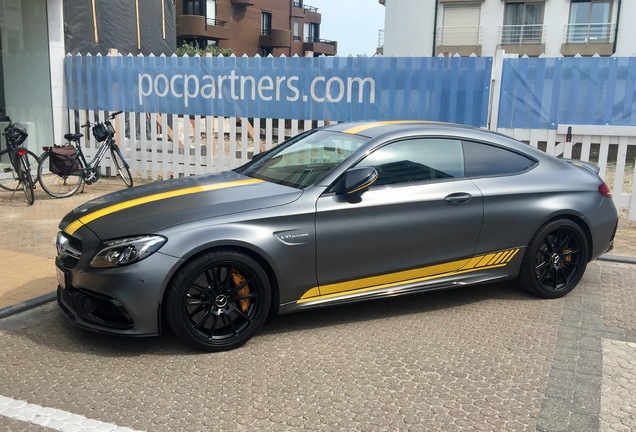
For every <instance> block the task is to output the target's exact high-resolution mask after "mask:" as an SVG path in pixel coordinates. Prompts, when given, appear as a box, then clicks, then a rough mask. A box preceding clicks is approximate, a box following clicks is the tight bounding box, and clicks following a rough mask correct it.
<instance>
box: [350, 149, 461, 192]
mask: <svg viewBox="0 0 636 432" xmlns="http://www.w3.org/2000/svg"><path fill="white" fill-rule="evenodd" d="M357 166H358V167H368V166H372V167H374V168H375V169H376V170H377V171H378V174H379V177H378V180H376V182H375V184H374V185H376V186H382V185H392V184H399V183H412V182H420V181H428V180H437V179H449V178H454V177H463V176H464V154H463V152H462V144H461V141H458V140H452V139H437V138H420V139H410V140H405V141H399V142H395V143H392V144H389V145H386V146H384V147H382V148H379V149H378V150H376V151H374V152H373V153H371V154H370V155H369V156H367V157H366V158H364V159H363V160H362V161H360V162H359V163H358V164H357Z"/></svg>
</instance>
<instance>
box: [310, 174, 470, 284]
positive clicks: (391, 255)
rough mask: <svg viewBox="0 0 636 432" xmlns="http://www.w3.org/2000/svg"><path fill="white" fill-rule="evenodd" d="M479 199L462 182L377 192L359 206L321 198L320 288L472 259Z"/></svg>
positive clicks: (318, 215) (318, 234) (367, 195)
mask: <svg viewBox="0 0 636 432" xmlns="http://www.w3.org/2000/svg"><path fill="white" fill-rule="evenodd" d="M482 218H483V208H482V197H481V193H480V192H479V189H478V188H477V187H475V185H474V184H473V183H472V182H471V181H470V180H466V179H459V180H451V181H442V182H423V183H415V184H405V185H402V186H399V187H391V188H385V187H378V188H372V189H371V190H369V191H367V192H365V193H364V194H363V195H362V197H361V201H360V202H358V203H349V202H347V201H346V200H344V199H343V198H342V196H338V195H328V196H323V197H321V198H319V200H318V202H317V213H316V239H317V271H318V283H319V284H320V285H321V286H323V285H325V284H332V283H336V282H342V281H350V280H354V279H360V278H364V277H368V276H374V275H385V274H388V273H394V272H398V271H403V270H409V269H416V268H420V267H423V266H428V265H433V264H439V263H445V262H449V261H453V260H457V259H461V258H467V257H471V256H472V255H473V253H474V251H475V244H476V242H477V238H478V236H479V233H480V230H481V224H482Z"/></svg>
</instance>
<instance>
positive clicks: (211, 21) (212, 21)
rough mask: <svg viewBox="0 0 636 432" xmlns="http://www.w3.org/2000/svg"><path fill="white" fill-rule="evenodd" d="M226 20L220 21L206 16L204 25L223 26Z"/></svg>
mask: <svg viewBox="0 0 636 432" xmlns="http://www.w3.org/2000/svg"><path fill="white" fill-rule="evenodd" d="M226 23H227V21H221V20H218V19H212V18H206V19H205V25H209V26H214V27H225V24H226Z"/></svg>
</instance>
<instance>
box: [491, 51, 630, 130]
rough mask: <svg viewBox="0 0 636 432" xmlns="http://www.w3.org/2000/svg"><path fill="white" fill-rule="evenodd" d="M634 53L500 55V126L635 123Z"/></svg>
mask: <svg viewBox="0 0 636 432" xmlns="http://www.w3.org/2000/svg"><path fill="white" fill-rule="evenodd" d="M635 86H636V58H634V57H569V58H561V57H554V58H548V57H545V58H519V59H506V60H504V66H503V76H502V80H501V102H500V105H499V122H498V127H500V128H522V129H556V128H557V126H558V125H559V124H572V125H576V124H582V125H613V126H636V93H635V92H636V90H635Z"/></svg>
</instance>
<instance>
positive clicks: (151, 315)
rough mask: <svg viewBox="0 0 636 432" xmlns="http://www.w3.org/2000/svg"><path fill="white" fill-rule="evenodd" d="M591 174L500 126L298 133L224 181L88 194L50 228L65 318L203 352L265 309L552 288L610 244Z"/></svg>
mask: <svg viewBox="0 0 636 432" xmlns="http://www.w3.org/2000/svg"><path fill="white" fill-rule="evenodd" d="M597 172H598V169H597V168H596V167H595V166H593V165H591V164H589V163H584V162H579V161H574V160H563V159H558V158H555V157H553V156H550V155H548V154H546V153H544V152H542V151H540V150H537V149H535V148H533V147H531V146H529V145H527V144H524V143H522V142H519V141H516V140H513V139H511V138H508V137H506V136H503V135H500V134H497V133H493V132H488V131H484V130H480V129H476V128H469V127H464V126H458V125H451V124H440V123H429V122H420V121H394V122H388V121H387V122H357V123H343V124H336V125H331V126H325V127H322V128H318V129H314V130H311V131H308V132H304V133H302V134H300V135H298V136H296V137H293V138H291V139H289V140H288V141H286V142H284V143H282V144H280V145H278V146H276V147H274V148H273V149H272V150H269V151H267V152H264V153H261V154H257V155H255V156H254V158H253V159H252V160H251V161H250V162H249V163H247V164H246V165H244V166H242V167H240V168H237V169H234V170H232V171H228V172H224V173H221V174H210V175H199V176H193V177H187V178H180V179H174V180H167V181H160V182H155V183H150V184H146V185H142V186H139V187H135V188H131V189H126V190H122V191H119V192H115V193H111V194H108V195H105V196H103V197H100V198H97V199H94V200H92V201H89V202H87V203H86V204H84V205H82V206H80V207H78V208H76V209H75V210H73V211H72V212H71V213H69V214H68V215H66V216H65V217H64V219H63V220H62V221H61V223H60V226H59V227H60V230H61V231H60V233H59V234H58V237H57V250H58V256H57V260H56V267H57V274H58V281H59V287H58V291H57V293H58V303H59V305H60V306H61V308H62V310H63V311H64V313H65V315H66V316H67V318H68V319H69V320H70V321H71V322H72V323H73V324H75V325H77V326H80V327H83V328H87V329H91V330H95V331H99V332H106V333H114V334H120V335H136V336H147V335H157V334H160V333H161V326H162V323H167V324H168V325H169V327H170V328H171V329H172V330H173V331H174V332H175V333H176V334H177V335H178V336H179V337H180V338H182V339H183V340H184V341H186V342H188V343H190V344H192V345H194V346H195V347H196V348H199V349H202V350H207V351H221V350H228V349H232V348H236V347H238V346H241V345H242V344H244V343H245V342H246V341H247V340H248V339H250V338H251V337H252V336H253V335H254V334H255V333H256V332H257V331H258V330H259V328H260V327H261V326H262V324H263V322H264V321H265V319H266V317H267V316H268V315H269V314H272V313H273V314H276V313H288V312H296V311H301V310H304V309H309V308H317V307H323V306H329V305H333V304H341V303H347V302H356V301H362V300H370V299H382V298H383V297H386V296H393V295H396V294H410V293H416V292H422V291H428V290H437V289H443V288H452V287H456V286H465V285H476V284H483V283H489V282H496V281H503V280H511V279H513V280H515V281H516V282H517V283H518V285H519V287H520V288H522V289H524V290H526V291H528V292H530V293H532V294H534V295H537V296H540V297H545V298H556V297H561V296H563V295H565V294H567V293H568V292H569V291H571V290H572V289H573V288H574V287H575V286H576V285H577V283H578V282H579V281H580V279H581V277H582V276H583V273H584V272H585V269H586V265H587V263H588V262H589V261H590V260H593V259H594V258H596V257H598V256H599V255H601V254H603V253H605V252H607V251H608V250H610V249H611V247H612V243H613V238H614V234H615V232H616V226H617V220H618V217H617V212H616V208H615V206H614V204H613V201H612V199H611V194H610V190H609V188H608V187H607V185H606V184H605V183H604V182H603V180H602V179H601V178H599V176H598V174H597Z"/></svg>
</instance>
